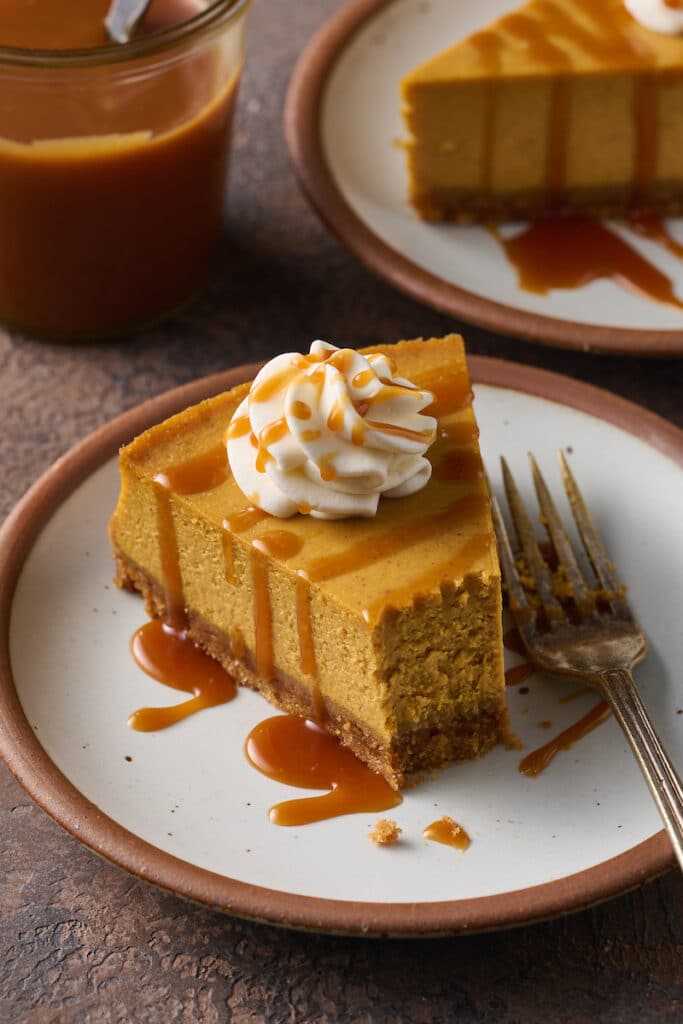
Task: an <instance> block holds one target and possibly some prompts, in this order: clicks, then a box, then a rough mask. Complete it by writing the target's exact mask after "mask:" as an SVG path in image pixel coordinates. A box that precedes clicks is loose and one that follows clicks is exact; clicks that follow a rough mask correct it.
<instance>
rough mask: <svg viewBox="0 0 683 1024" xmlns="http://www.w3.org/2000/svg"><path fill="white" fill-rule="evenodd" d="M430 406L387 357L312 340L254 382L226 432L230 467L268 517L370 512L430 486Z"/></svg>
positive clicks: (276, 360) (427, 398) (281, 358)
mask: <svg viewBox="0 0 683 1024" xmlns="http://www.w3.org/2000/svg"><path fill="white" fill-rule="evenodd" d="M433 400H434V396H433V395H432V394H431V392H429V391H420V390H419V389H418V388H416V387H415V386H414V385H413V384H411V383H410V381H407V380H404V379H403V378H401V377H396V376H394V370H393V368H392V366H391V363H390V360H389V359H388V358H387V357H386V356H384V355H380V354H373V355H368V356H364V355H361V354H360V353H359V352H356V351H355V350H353V349H339V348H336V347H335V346H334V345H329V344H327V342H324V341H314V342H313V344H312V345H311V350H310V353H309V354H308V355H300V354H298V353H296V352H287V353H285V354H283V355H280V356H276V357H275V358H274V359H272V360H271V361H270V362H269V363H268V364H267V365H266V366H264V367H263V369H262V370H261V371H260V373H259V374H258V375H257V377H256V378H255V380H254V382H253V384H252V385H251V388H250V391H249V394H248V396H247V397H246V398H245V399H244V400H243V401H242V402H241V403H240V405H239V406H238V408H237V409H236V410H235V414H234V416H233V417H232V420H231V421H230V425H229V427H228V430H227V434H226V444H227V450H228V459H229V462H230V468H231V470H232V473H233V476H234V477H235V480H236V481H237V484H238V485H239V487H240V488H241V490H242V491H244V493H245V495H246V496H247V498H248V500H249V501H250V502H251V503H252V504H254V505H257V506H258V507H259V508H261V509H263V510H264V511H265V512H269V513H270V514H271V515H274V516H279V517H281V518H286V517H288V516H292V515H294V514H295V513H296V512H301V513H306V514H310V515H311V516H315V517H316V518H318V519H341V518H345V517H346V516H373V515H375V513H376V511H377V505H378V502H379V498H380V495H382V494H383V495H386V496H387V497H389V498H400V497H404V496H405V495H408V494H412V493H413V492H414V491H418V490H419V489H420V488H421V487H424V485H425V484H426V483H427V481H428V480H429V477H430V476H431V471H432V469H431V465H430V463H429V461H428V460H427V459H426V458H425V457H424V453H425V451H426V450H427V448H428V447H429V445H430V444H431V443H432V442H433V440H434V437H435V435H436V420H435V419H434V418H433V417H431V416H425V415H423V414H422V412H421V410H422V409H424V408H425V407H426V406H428V405H430V404H431V403H432V402H433Z"/></svg>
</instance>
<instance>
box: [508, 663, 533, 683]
mask: <svg viewBox="0 0 683 1024" xmlns="http://www.w3.org/2000/svg"><path fill="white" fill-rule="evenodd" d="M537 671H538V669H537V668H536V666H535V665H532V664H531V662H530V661H522V662H520V664H519V665H513V666H512V668H507V669H506V670H505V685H506V686H519V685H520V684H521V683H524V682H526V680H527V679H528V678H529V677H530V676H533V675H534V673H535V672H537Z"/></svg>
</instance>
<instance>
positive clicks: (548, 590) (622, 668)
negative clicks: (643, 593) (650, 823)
mask: <svg viewBox="0 0 683 1024" xmlns="http://www.w3.org/2000/svg"><path fill="white" fill-rule="evenodd" d="M529 457H530V460H531V469H532V474H533V480H534V485H535V488H536V495H537V498H538V503H539V506H540V510H541V517H542V521H543V523H544V525H545V527H546V529H547V531H548V534H549V537H550V541H551V543H552V547H553V548H554V551H555V555H556V557H557V560H558V564H559V566H561V567H562V573H563V580H564V583H565V585H566V591H567V593H569V594H571V607H570V610H571V615H568V614H567V610H568V609H567V602H566V601H564V603H563V601H561V600H559V599H558V596H557V588H556V585H555V582H554V580H553V575H552V572H551V570H550V567H549V566H548V563H547V562H546V560H545V558H544V557H543V554H542V553H541V549H540V547H539V545H538V542H537V541H536V537H535V534H534V530H533V527H532V524H531V520H530V518H529V515H528V513H527V510H526V508H525V506H524V503H523V501H522V498H521V495H520V493H519V491H518V489H517V486H516V484H515V481H514V479H513V477H512V473H511V472H510V469H509V467H508V465H507V463H506V461H505V459H501V463H502V467H503V482H504V485H505V492H506V495H507V499H508V504H509V506H510V514H511V517H512V521H513V523H514V526H515V530H516V532H517V537H518V540H519V552H520V554H521V555H522V558H523V561H524V563H525V568H526V572H527V573H528V575H529V576H530V577H531V578H532V579H533V588H532V594H533V595H535V599H534V597H533V596H532V595H531V594H530V593H529V589H528V588H527V587H525V586H524V584H523V581H522V578H521V576H520V572H519V570H518V566H517V563H516V561H515V556H514V555H513V551H512V547H511V545H510V541H509V538H508V535H507V531H506V529H505V524H504V522H503V517H502V515H501V512H500V507H499V505H498V502H497V501H496V499H495V497H493V498H492V507H493V522H494V527H495V531H496V536H497V539H498V549H499V554H500V562H501V569H502V573H503V578H504V580H505V583H506V584H507V589H508V597H509V606H510V611H511V612H512V615H513V618H514V620H515V624H516V625H517V628H518V630H519V632H520V634H521V636H522V639H523V641H524V645H525V647H526V649H527V651H528V653H529V657H530V659H531V661H532V662H533V663H534V664H535V665H537V666H538V667H539V668H542V669H546V670H547V671H549V672H559V673H562V674H565V675H571V676H580V677H581V678H582V679H587V680H588V681H589V682H590V683H591V684H593V685H595V686H597V687H598V688H599V689H600V691H601V692H602V693H603V695H604V697H605V698H606V700H607V701H608V703H609V705H610V707H611V709H612V711H613V713H614V716H615V717H616V719H617V721H618V722H619V724H620V725H621V727H622V729H623V730H624V733H625V734H626V737H627V739H628V741H629V743H630V744H631V747H632V748H633V752H634V754H635V755H636V758H637V760H638V763H639V765H640V767H641V769H642V772H643V775H644V776H645V780H646V782H647V784H648V786H649V787H650V791H651V792H652V795H653V797H654V799H655V802H656V804H657V807H658V808H659V812H660V814H661V816H662V819H663V821H664V824H665V825H666V828H667V830H668V832H669V836H670V838H671V842H672V844H673V847H674V852H675V854H676V857H677V858H678V862H679V864H680V866H681V868H683V785H682V784H681V780H680V778H679V776H678V774H677V772H676V769H675V768H674V766H673V764H672V762H671V758H670V757H669V755H668V754H667V752H666V750H665V749H664V747H663V745H662V743H661V741H660V739H659V737H658V736H657V734H656V732H655V729H654V727H653V725H652V722H651V721H650V718H649V715H648V713H647V711H646V710H645V707H644V705H643V702H642V700H641V699H640V695H639V693H638V690H637V688H636V685H635V682H634V680H633V675H632V673H631V669H632V668H633V666H634V665H635V664H636V663H637V662H639V661H641V660H642V659H643V658H644V657H645V655H646V653H647V641H646V640H645V637H644V635H643V632H642V630H641V628H640V626H639V625H638V624H637V622H636V621H635V619H634V618H633V614H632V612H631V609H630V607H629V604H628V601H627V600H626V597H625V596H624V588H623V586H622V585H621V584H620V582H619V580H618V579H617V576H616V574H615V572H614V569H613V567H612V565H611V563H610V561H609V557H608V555H607V552H606V551H605V548H604V546H603V543H602V541H601V540H600V537H599V536H598V533H597V531H596V529H595V527H594V525H593V523H592V521H591V518H590V516H589V514H588V510H587V508H586V505H585V503H584V500H583V498H582V497H581V493H580V491H579V489H578V487H577V484H576V481H575V479H574V477H573V475H572V473H571V470H570V469H569V466H568V465H567V460H566V459H565V457H564V455H563V454H562V453H561V452H560V461H561V466H562V477H563V481H564V486H565V490H566V492H567V497H568V498H569V503H570V506H571V509H572V513H573V515H574V520H575V522H576V525H577V527H578V531H579V535H580V537H581V540H582V542H583V546H584V548H585V550H586V553H587V555H588V558H589V559H590V562H591V564H592V566H593V569H594V571H595V576H596V584H593V585H591V584H589V583H588V581H587V580H586V579H585V577H584V574H583V573H582V571H581V569H580V568H579V565H578V562H577V560H576V557H575V555H574V552H573V550H572V545H571V542H570V540H569V537H568V535H567V532H566V530H565V528H564V526H563V525H562V521H561V519H560V516H559V514H558V512H557V509H556V507H555V504H554V502H553V500H552V498H551V496H550V492H549V491H548V488H547V486H546V484H545V481H544V480H543V477H542V476H541V473H540V471H539V468H538V465H537V464H536V460H535V459H534V457H533V455H530V456H529ZM596 587H597V589H596Z"/></svg>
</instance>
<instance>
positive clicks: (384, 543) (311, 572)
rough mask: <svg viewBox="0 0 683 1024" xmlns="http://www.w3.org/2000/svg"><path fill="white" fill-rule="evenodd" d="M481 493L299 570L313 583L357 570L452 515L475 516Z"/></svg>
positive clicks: (408, 543) (425, 534)
mask: <svg viewBox="0 0 683 1024" xmlns="http://www.w3.org/2000/svg"><path fill="white" fill-rule="evenodd" d="M487 500H488V499H487V498H486V497H485V496H484V495H483V494H471V495H467V496H466V497H464V498H460V499H459V500H458V501H454V502H451V503H450V504H449V505H447V506H446V507H445V508H443V509H441V511H440V512H437V513H435V514H434V515H431V516H422V517H421V518H419V519H414V520H413V521H412V522H409V523H402V524H401V525H400V526H394V527H392V528H391V529H389V530H387V531H386V532H385V533H380V534H378V535H377V536H375V537H373V538H372V541H371V542H368V541H367V540H361V541H358V542H357V543H356V544H351V545H349V547H347V548H345V549H344V550H343V551H341V552H339V553H338V554H334V555H322V556H321V557H320V558H314V559H311V560H310V561H309V562H304V564H303V565H302V566H301V568H300V572H302V573H303V575H304V576H306V578H307V579H309V580H311V581H312V582H315V583H321V582H323V581H324V580H331V579H333V578H334V577H335V576H343V575H344V574H345V573H349V572H356V571H357V570H358V569H364V568H366V567H367V566H369V565H373V564H374V563H375V562H379V561H381V560H382V559H384V558H388V557H389V556H390V555H393V554H396V552H397V551H400V550H401V548H403V547H409V546H411V545H413V544H418V543H419V542H420V541H421V540H425V539H426V538H427V537H429V536H431V535H432V534H433V533H434V532H436V531H438V529H439V528H440V527H443V526H446V525H447V524H448V523H449V522H450V521H451V520H452V519H453V518H454V517H458V516H463V517H465V516H476V515H477V514H478V513H479V512H480V510H481V509H482V508H483V507H484V505H485V503H486V502H487Z"/></svg>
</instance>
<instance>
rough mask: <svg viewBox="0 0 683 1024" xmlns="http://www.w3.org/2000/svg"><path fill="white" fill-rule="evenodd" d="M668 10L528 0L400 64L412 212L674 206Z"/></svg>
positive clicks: (676, 59)
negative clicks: (419, 60)
mask: <svg viewBox="0 0 683 1024" xmlns="http://www.w3.org/2000/svg"><path fill="white" fill-rule="evenodd" d="M679 8H680V5H679V3H678V2H674V0H650V2H641V0H628V2H627V3H624V2H623V0H530V2H528V3H525V4H522V5H520V6H519V7H516V8H514V9H513V10H511V11H510V12H509V13H507V14H505V15H504V16H503V17H501V18H499V19H498V20H497V21H494V22H492V23H491V24H489V25H487V26H486V27H485V28H483V29H481V30H480V31H477V32H474V33H473V34H472V35H470V36H468V37H467V38H465V39H462V40H460V41H458V42H454V44H453V45H452V46H450V47H449V48H448V49H446V50H444V51H443V52H441V53H439V54H436V55H435V56H434V57H432V58H431V59H429V60H427V61H426V62H425V63H423V64H421V65H420V66H419V67H417V68H415V69H414V70H413V71H411V72H410V73H409V74H407V75H406V77H405V78H404V79H403V81H402V83H401V94H402V100H403V116H404V121H405V124H406V127H407V129H408V132H409V138H408V140H407V142H406V153H407V161H408V175H409V198H410V201H411V203H412V205H413V206H414V208H415V209H416V211H417V212H418V214H419V215H420V216H421V217H423V218H425V219H427V220H444V219H446V220H456V221H482V220H484V221H486V220H517V219H529V218H534V217H538V216H540V215H545V214H553V215H556V214H565V213H571V212H583V213H592V214H596V215H613V216H624V215H627V214H629V213H632V212H634V211H635V212H638V213H642V212H644V211H645V212H652V213H659V214H670V215H676V214H679V213H680V212H681V210H683V147H681V145H680V138H681V131H682V130H683V74H682V72H683V34H681V33H683V12H682V11H681V10H680V9H679ZM641 12H642V13H641ZM634 15H637V16H640V17H642V18H643V23H641V21H640V20H638V17H637V16H634ZM655 15H656V17H654V16H655ZM655 28H657V30H656V31H655ZM447 31H448V26H447V25H444V32H447Z"/></svg>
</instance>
